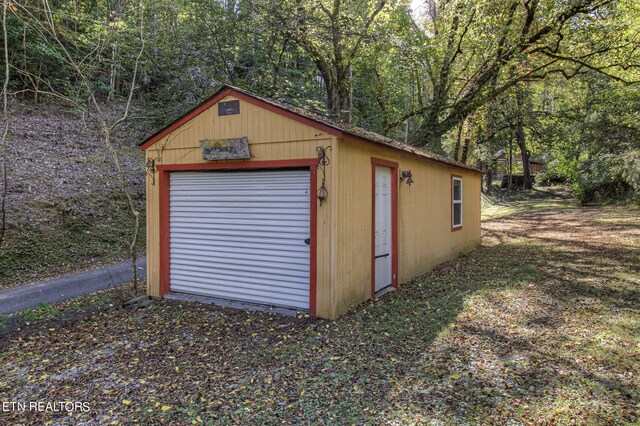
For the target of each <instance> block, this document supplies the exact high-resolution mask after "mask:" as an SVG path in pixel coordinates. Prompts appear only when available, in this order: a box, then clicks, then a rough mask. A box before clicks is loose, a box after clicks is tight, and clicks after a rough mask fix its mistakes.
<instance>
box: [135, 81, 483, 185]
mask: <svg viewBox="0 0 640 426" xmlns="http://www.w3.org/2000/svg"><path fill="white" fill-rule="evenodd" d="M226 96H236V97H238V98H240V99H244V100H248V101H251V100H253V101H257V102H252V103H257V104H263V105H262V106H270V107H271V108H269V109H270V110H272V111H274V112H277V113H278V112H279V113H282V112H286V113H288V114H285V115H287V116H289V115H290V114H293V115H295V116H297V117H300V118H303V119H305V120H304V121H305V122H306V124H308V125H310V126H313V127H318V128H320V130H325V131H327V132H328V133H330V134H332V135H334V136H338V137H344V135H348V136H352V137H354V138H356V139H360V140H366V141H369V142H374V143H376V144H380V145H386V146H389V147H391V148H394V149H397V150H400V151H405V152H408V153H410V154H413V155H416V156H418V157H422V158H427V159H429V160H433V161H437V162H439V163H444V164H447V165H450V166H454V167H459V168H462V169H467V170H471V171H474V172H478V173H483V172H482V171H481V170H478V169H476V168H475V167H471V166H468V165H466V164H462V163H459V162H457V161H453V160H450V159H448V158H446V157H443V156H442V155H438V154H435V153H433V152H430V151H427V150H425V149H422V148H417V147H414V146H411V145H407V144H404V143H401V142H398V141H396V140H394V139H391V138H389V137H386V136H383V135H380V134H377V133H374V132H371V131H369V130H366V129H363V128H361V127H354V126H349V125H348V124H346V123H341V122H338V121H336V120H333V119H331V118H329V117H327V116H325V115H322V114H318V113H314V112H311V111H307V110H305V109H303V108H299V107H296V106H293V105H290V104H287V103H284V102H281V101H278V100H275V99H271V98H266V97H263V96H260V95H256V94H255V93H251V92H249V91H246V90H244V89H240V88H238V87H234V86H223V87H222V88H220V90H218V91H217V92H216V93H215V94H214V95H213V96H211V97H210V98H208V99H206V100H205V101H204V102H202V103H201V104H199V105H197V106H196V107H195V108H193V109H191V110H190V111H189V112H187V113H186V114H184V115H182V116H181V117H179V118H178V119H177V120H175V121H173V122H172V123H170V124H169V125H167V126H166V127H164V128H162V129H161V130H159V131H158V132H156V133H154V134H152V135H151V136H149V137H148V138H146V139H145V140H144V141H142V142H141V143H140V144H139V146H140V149H143V150H144V149H146V148H147V147H149V146H151V145H152V144H153V143H155V142H156V141H158V140H159V139H161V138H162V137H164V136H166V135H167V134H169V133H171V132H172V131H173V130H175V129H176V128H178V127H180V126H182V125H183V124H184V123H186V122H188V121H190V120H191V119H192V118H193V117H195V116H196V115H198V114H200V113H201V112H202V111H204V110H206V109H208V108H209V107H211V106H213V105H214V104H215V103H216V102H218V101H219V100H221V99H222V98H224V97H226ZM314 124H316V125H315V126H314ZM331 130H333V131H331Z"/></svg>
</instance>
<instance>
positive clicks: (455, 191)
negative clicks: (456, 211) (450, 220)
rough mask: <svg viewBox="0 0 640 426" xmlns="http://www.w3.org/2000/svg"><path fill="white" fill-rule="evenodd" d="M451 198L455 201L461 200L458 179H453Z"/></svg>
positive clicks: (460, 187)
mask: <svg viewBox="0 0 640 426" xmlns="http://www.w3.org/2000/svg"><path fill="white" fill-rule="evenodd" d="M453 199H454V200H455V201H459V200H462V181H460V180H458V179H454V180H453Z"/></svg>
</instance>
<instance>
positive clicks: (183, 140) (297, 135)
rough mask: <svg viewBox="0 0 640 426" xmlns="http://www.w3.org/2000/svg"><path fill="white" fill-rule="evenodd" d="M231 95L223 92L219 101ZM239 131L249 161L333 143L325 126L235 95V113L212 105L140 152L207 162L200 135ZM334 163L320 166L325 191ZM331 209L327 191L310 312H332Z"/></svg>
mask: <svg viewBox="0 0 640 426" xmlns="http://www.w3.org/2000/svg"><path fill="white" fill-rule="evenodd" d="M234 99H236V98H234V97H232V96H227V97H226V98H224V99H223V101H229V100H234ZM243 136H246V137H247V138H248V139H249V145H250V149H251V160H249V161H271V160H296V159H305V158H317V154H316V148H317V147H319V146H328V145H335V142H334V141H335V138H334V137H333V136H331V135H329V134H327V133H325V132H322V131H320V130H317V129H315V128H313V127H310V126H307V125H304V124H302V123H299V122H297V121H295V120H292V119H289V118H287V117H284V116H282V115H280V114H276V113H274V112H271V111H269V110H266V109H264V108H261V107H258V106H255V105H253V104H251V103H248V102H245V101H242V100H240V114H237V115H227V116H218V107H217V105H213V106H212V107H211V108H209V109H208V110H206V111H204V112H202V113H201V114H200V115H198V116H196V117H195V118H193V119H192V120H191V121H189V122H188V123H186V124H184V125H183V126H181V127H179V128H178V129H176V130H175V131H173V132H172V133H171V134H169V135H167V136H165V137H163V138H162V139H160V140H159V141H157V142H156V143H155V144H153V145H152V146H150V147H148V148H147V149H146V156H147V159H150V158H151V159H153V158H156V159H157V164H159V165H161V164H191V163H207V161H204V160H202V157H201V154H200V144H199V141H200V140H202V139H226V138H237V137H243ZM334 167H335V163H334V162H332V163H331V164H330V165H329V166H328V167H327V169H326V173H327V187H328V188H329V192H330V193H331V192H333V187H334V183H333V181H332V175H333V169H334ZM312 172H315V171H312ZM155 178H156V179H155V181H156V182H155V184H154V176H152V175H150V174H148V175H147V286H148V293H149V294H150V295H153V296H158V295H159V282H160V280H159V244H160V243H159V217H158V213H159V200H158V185H157V175H156V176H155ZM319 184H320V177H318V185H319ZM332 210H335V202H334V200H333V199H332V198H331V196H330V197H329V199H328V200H327V201H326V202H325V203H324V204H323V205H322V207H320V206H318V207H317V271H316V273H317V283H316V288H317V292H316V314H317V315H318V316H321V317H325V318H334V317H335V303H334V302H333V301H334V300H335V295H334V294H333V291H332V288H333V286H332V284H333V282H332V274H331V271H335V264H334V265H332V262H335V253H334V251H333V250H334V248H332V241H334V240H332V235H333V234H334V233H335V223H332V221H331V218H332V217H335V216H332V215H331V211H332Z"/></svg>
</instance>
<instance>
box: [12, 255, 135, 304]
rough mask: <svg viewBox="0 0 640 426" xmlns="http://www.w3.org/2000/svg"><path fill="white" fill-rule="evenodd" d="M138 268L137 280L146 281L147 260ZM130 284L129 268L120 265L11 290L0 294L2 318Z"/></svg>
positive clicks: (125, 265) (122, 264)
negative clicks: (45, 304) (144, 279)
mask: <svg viewBox="0 0 640 426" xmlns="http://www.w3.org/2000/svg"><path fill="white" fill-rule="evenodd" d="M136 266H137V272H138V277H139V278H144V277H145V276H146V270H147V262H146V260H145V259H140V260H138V262H136ZM129 282H131V269H130V266H129V264H128V263H118V264H115V265H110V266H106V267H104V268H100V269H95V270H93V271H87V272H82V273H79V274H74V275H67V276H64V277H60V278H54V279H50V280H44V281H40V282H37V283H33V284H26V285H23V286H20V287H13V288H8V289H6V290H0V314H2V315H9V314H13V313H15V312H18V311H22V310H25V309H30V308H35V307H36V306H38V304H40V303H50V304H51V303H57V302H61V301H63V300H67V299H71V298H73V297H78V296H82V295H85V294H90V293H95V292H96V291H100V290H104V289H107V288H109V287H112V286H117V285H122V284H126V283H129Z"/></svg>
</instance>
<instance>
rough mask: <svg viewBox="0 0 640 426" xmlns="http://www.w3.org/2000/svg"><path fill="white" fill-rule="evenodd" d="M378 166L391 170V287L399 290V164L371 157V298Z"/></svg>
mask: <svg viewBox="0 0 640 426" xmlns="http://www.w3.org/2000/svg"><path fill="white" fill-rule="evenodd" d="M376 166H383V167H388V168H390V169H391V233H392V235H391V286H392V287H394V288H398V163H395V162H393V161H387V160H383V159H381V158H374V157H371V298H372V299H375V298H376Z"/></svg>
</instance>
